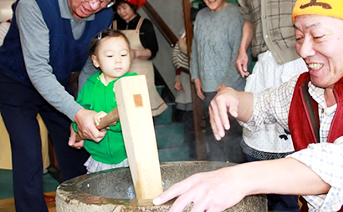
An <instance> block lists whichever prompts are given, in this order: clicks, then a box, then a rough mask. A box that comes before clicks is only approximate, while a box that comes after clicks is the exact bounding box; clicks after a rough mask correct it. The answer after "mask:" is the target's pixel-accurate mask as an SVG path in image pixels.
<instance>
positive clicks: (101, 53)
mask: <svg viewBox="0 0 343 212" xmlns="http://www.w3.org/2000/svg"><path fill="white" fill-rule="evenodd" d="M92 60H93V64H94V66H95V67H96V68H99V67H100V69H101V71H102V72H103V74H104V77H105V80H106V83H109V82H111V81H113V80H115V79H117V78H118V77H120V76H122V75H124V74H125V73H126V72H128V71H129V69H130V64H131V56H130V47H129V44H128V43H127V41H126V40H125V39H124V38H123V37H105V38H103V39H101V41H100V43H99V46H98V50H97V51H96V52H95V54H94V55H92Z"/></svg>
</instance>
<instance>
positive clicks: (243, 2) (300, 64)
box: [236, 0, 307, 212]
mask: <svg viewBox="0 0 343 212" xmlns="http://www.w3.org/2000/svg"><path fill="white" fill-rule="evenodd" d="M295 1H296V0H282V1H276V2H274V1H269V0H268V1H261V0H239V3H240V6H241V7H240V8H241V13H242V14H243V17H244V20H245V22H244V26H243V35H242V40H241V46H240V48H239V54H238V57H237V60H236V67H237V70H238V71H239V73H240V74H241V76H242V77H247V83H246V86H245V89H244V90H245V91H247V92H253V93H258V92H261V91H263V90H264V89H265V88H268V87H273V86H277V85H279V84H281V83H282V82H286V81H287V80H289V79H290V78H291V77H292V76H294V75H297V74H299V73H302V72H304V71H306V70H307V68H306V65H305V63H304V61H303V60H302V59H301V58H299V55H297V53H296V51H295V39H294V29H293V23H292V19H291V14H292V8H293V5H294V3H295ZM266 5H269V6H268V7H270V9H268V10H263V9H262V8H263V7H266ZM262 17H264V18H262ZM249 46H251V47H252V49H251V51H252V56H253V57H255V58H257V62H256V64H255V66H254V68H253V71H252V74H249V72H248V71H247V67H248V55H247V54H246V50H247V48H248V47H249ZM241 145H242V149H243V152H244V153H245V154H246V155H247V159H248V161H255V160H270V159H277V158H282V157H285V156H286V155H288V154H290V153H292V152H293V151H294V148H293V144H292V138H291V136H290V134H289V132H288V131H286V130H284V129H283V128H282V127H281V126H280V125H279V124H278V123H274V124H270V125H266V126H265V129H264V130H260V131H258V132H250V131H249V130H248V129H246V128H243V140H242V142H241ZM267 197H268V209H269V210H270V211H273V210H275V211H292V212H297V211H298V208H299V206H298V196H283V195H277V194H270V195H267Z"/></svg>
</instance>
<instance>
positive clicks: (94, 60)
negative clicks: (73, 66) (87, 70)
mask: <svg viewBox="0 0 343 212" xmlns="http://www.w3.org/2000/svg"><path fill="white" fill-rule="evenodd" d="M92 61H93V65H94V67H95V68H99V67H100V65H99V62H98V58H97V56H95V55H94V54H93V55H92Z"/></svg>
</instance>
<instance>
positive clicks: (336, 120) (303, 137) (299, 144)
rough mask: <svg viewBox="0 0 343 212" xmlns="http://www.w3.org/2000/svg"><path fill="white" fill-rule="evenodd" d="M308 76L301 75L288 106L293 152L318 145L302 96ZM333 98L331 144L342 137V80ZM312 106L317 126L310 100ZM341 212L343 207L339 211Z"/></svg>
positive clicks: (303, 210)
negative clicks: (333, 113)
mask: <svg viewBox="0 0 343 212" xmlns="http://www.w3.org/2000/svg"><path fill="white" fill-rule="evenodd" d="M309 81H310V75H309V73H308V72H305V73H303V74H301V75H300V76H299V78H298V81H297V83H296V85H295V88H294V93H293V97H292V102H291V106H290V111H289V116H288V125H289V130H290V133H291V136H292V140H293V146H294V149H295V151H299V150H301V149H305V148H307V146H308V145H309V144H311V143H319V142H320V141H318V140H317V137H316V132H315V131H314V129H313V126H312V123H311V119H310V114H309V111H308V108H307V107H306V104H305V99H304V94H303V92H302V88H303V86H306V89H308V82H309ZM333 93H334V96H335V98H336V102H337V110H336V113H335V115H334V117H333V120H332V123H331V126H330V131H329V134H328V137H327V142H328V143H333V142H334V141H335V140H336V139H337V138H338V137H340V136H343V130H342V129H343V78H342V79H340V80H339V81H338V82H337V83H336V84H335V85H334V89H333ZM311 100H312V104H313V107H314V112H315V116H316V117H315V119H316V121H317V123H318V126H319V115H318V104H317V102H315V101H314V100H313V99H312V98H311ZM301 202H302V203H303V207H302V208H301V210H300V211H301V212H307V211H308V208H307V204H306V201H305V200H304V199H303V198H301ZM339 212H343V207H342V208H341V209H340V210H339Z"/></svg>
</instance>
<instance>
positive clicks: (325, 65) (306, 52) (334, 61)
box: [294, 15, 343, 88]
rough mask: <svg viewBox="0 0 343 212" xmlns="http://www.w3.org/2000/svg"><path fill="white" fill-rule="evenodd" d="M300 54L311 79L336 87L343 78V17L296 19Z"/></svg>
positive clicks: (311, 16) (324, 85)
mask: <svg viewBox="0 0 343 212" xmlns="http://www.w3.org/2000/svg"><path fill="white" fill-rule="evenodd" d="M294 27H295V37H296V50H297V53H298V54H299V55H300V56H301V57H302V58H303V59H304V61H305V62H306V64H307V67H308V70H309V73H310V77H311V82H312V83H313V84H314V85H315V86H318V87H321V88H333V86H334V84H335V83H336V82H337V81H338V80H339V79H340V78H341V77H343V59H342V58H343V51H342V48H343V20H341V19H337V18H332V17H327V16H319V15H301V16H297V17H296V19H295V24H294Z"/></svg>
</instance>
